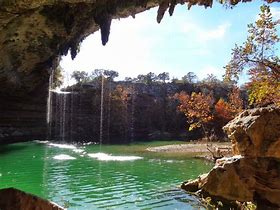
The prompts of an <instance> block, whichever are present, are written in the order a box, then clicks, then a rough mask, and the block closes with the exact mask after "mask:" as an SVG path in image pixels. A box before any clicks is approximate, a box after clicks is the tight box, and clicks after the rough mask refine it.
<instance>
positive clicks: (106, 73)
mask: <svg viewBox="0 0 280 210" xmlns="http://www.w3.org/2000/svg"><path fill="white" fill-rule="evenodd" d="M103 74H104V76H105V77H106V78H107V79H108V80H110V81H114V79H115V78H116V77H118V76H119V73H118V72H116V71H113V70H104V71H103Z"/></svg>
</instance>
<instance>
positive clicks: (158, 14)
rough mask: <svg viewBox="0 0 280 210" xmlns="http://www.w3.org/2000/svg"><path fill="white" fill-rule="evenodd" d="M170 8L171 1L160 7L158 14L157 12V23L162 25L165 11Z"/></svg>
mask: <svg viewBox="0 0 280 210" xmlns="http://www.w3.org/2000/svg"><path fill="white" fill-rule="evenodd" d="M168 7H169V1H164V2H162V3H161V4H160V5H159V8H158V12H157V22H158V23H160V22H161V20H162V18H163V16H164V13H165V11H166V10H167V8H168Z"/></svg>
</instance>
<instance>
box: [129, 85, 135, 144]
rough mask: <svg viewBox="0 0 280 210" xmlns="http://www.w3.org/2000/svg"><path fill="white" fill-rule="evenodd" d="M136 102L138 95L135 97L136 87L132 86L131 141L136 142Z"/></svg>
mask: <svg viewBox="0 0 280 210" xmlns="http://www.w3.org/2000/svg"><path fill="white" fill-rule="evenodd" d="M135 101H136V95H135V85H134V84H133V86H132V91H131V121H130V123H131V124H130V141H131V142H132V141H134V124H135Z"/></svg>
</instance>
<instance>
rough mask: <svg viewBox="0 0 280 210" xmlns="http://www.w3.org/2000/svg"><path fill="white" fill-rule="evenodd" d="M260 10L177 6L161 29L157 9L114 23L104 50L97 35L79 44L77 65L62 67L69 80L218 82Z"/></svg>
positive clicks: (277, 13) (254, 6) (277, 10)
mask: <svg viewBox="0 0 280 210" xmlns="http://www.w3.org/2000/svg"><path fill="white" fill-rule="evenodd" d="M261 5H262V2H260V1H254V2H253V3H242V4H238V5H237V6H236V7H234V8H233V9H226V8H225V7H223V6H222V5H220V4H218V3H215V4H214V6H213V8H210V9H205V8H204V7H199V6H194V7H192V8H191V10H187V6H186V5H180V6H179V5H178V6H177V7H176V8H175V12H174V14H173V16H172V17H169V14H168V13H166V14H165V16H164V18H163V20H162V22H161V23H160V24H158V23H157V22H156V15H157V8H154V9H151V10H149V11H146V12H143V13H140V14H138V15H136V18H135V19H133V18H132V17H129V18H126V19H121V20H114V21H113V22H112V27H111V34H110V39H109V42H108V43H107V45H106V46H102V44H101V38H100V32H96V33H94V34H92V35H90V36H88V37H87V39H85V40H84V41H83V43H82V45H81V50H80V53H79V54H78V55H77V57H76V58H75V60H73V61H72V60H71V58H70V55H69V54H68V56H65V57H63V59H62V61H61V66H62V68H63V69H64V71H65V72H66V74H68V75H69V74H71V73H72V72H73V71H74V70H80V71H92V70H94V69H97V68H102V69H111V70H116V71H118V72H119V74H120V76H119V78H118V79H124V78H125V77H136V76H137V75H138V74H146V73H148V72H154V73H157V74H158V73H161V72H169V73H170V76H171V78H172V77H177V78H181V77H182V76H184V75H185V74H187V73H188V72H194V73H195V74H196V75H197V76H198V77H199V79H203V78H205V77H206V76H207V74H211V73H213V74H214V75H216V76H217V77H218V78H219V79H221V78H222V75H223V74H224V69H223V66H225V65H226V64H227V62H228V61H229V60H230V57H231V49H232V48H233V47H234V45H235V43H237V44H242V43H243V42H244V41H245V40H246V37H247V24H248V23H252V22H254V21H255V20H256V18H257V15H258V13H259V7H260V6H261ZM270 5H271V10H272V13H273V16H274V17H275V19H280V6H279V4H277V3H275V4H270ZM66 80H69V76H67V75H66Z"/></svg>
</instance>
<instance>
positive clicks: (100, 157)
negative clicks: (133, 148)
mask: <svg viewBox="0 0 280 210" xmlns="http://www.w3.org/2000/svg"><path fill="white" fill-rule="evenodd" d="M88 156H89V157H92V158H96V159H97V160H100V161H134V160H140V159H143V158H142V157H138V156H113V155H109V154H106V153H102V152H98V153H91V154H88Z"/></svg>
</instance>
